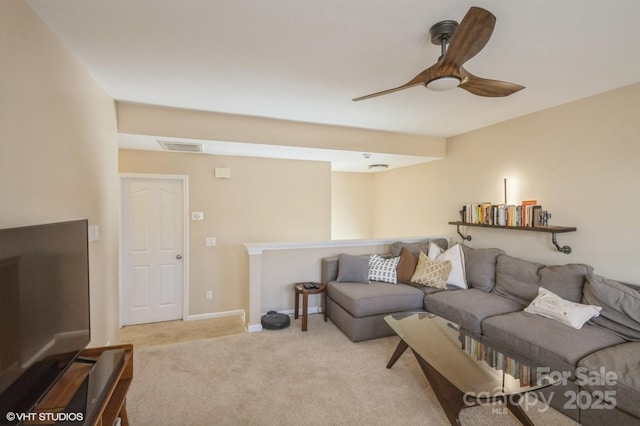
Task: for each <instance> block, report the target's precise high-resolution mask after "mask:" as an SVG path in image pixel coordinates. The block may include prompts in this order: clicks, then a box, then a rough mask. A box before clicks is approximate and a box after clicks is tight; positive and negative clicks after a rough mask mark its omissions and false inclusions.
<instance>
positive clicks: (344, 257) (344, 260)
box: [337, 254, 369, 283]
mask: <svg viewBox="0 0 640 426" xmlns="http://www.w3.org/2000/svg"><path fill="white" fill-rule="evenodd" d="M337 281H339V282H355V283H368V282H369V256H353V255H351V254H341V255H340V256H339V257H338V278H337Z"/></svg>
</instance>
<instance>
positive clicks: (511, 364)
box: [460, 333, 538, 386]
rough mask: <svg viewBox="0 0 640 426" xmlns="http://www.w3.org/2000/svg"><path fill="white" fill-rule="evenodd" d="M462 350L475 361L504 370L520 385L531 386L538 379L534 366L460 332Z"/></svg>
mask: <svg viewBox="0 0 640 426" xmlns="http://www.w3.org/2000/svg"><path fill="white" fill-rule="evenodd" d="M460 340H461V342H462V350H464V351H465V352H467V353H468V354H469V355H471V356H473V357H475V359H476V360H477V361H484V362H486V363H487V365H488V366H489V367H492V368H495V369H496V370H504V372H505V373H507V374H509V375H511V376H512V377H513V378H515V379H517V380H519V381H520V386H533V385H535V384H536V383H537V381H538V375H537V371H536V369H535V368H531V367H529V366H528V365H526V364H523V363H521V362H519V361H516V360H515V359H513V358H510V357H508V356H507V355H504V354H503V353H501V352H499V351H497V350H495V349H493V348H492V347H489V346H486V345H485V344H483V343H481V342H478V341H477V340H475V339H474V338H473V337H470V336H468V335H466V334H463V333H461V336H460Z"/></svg>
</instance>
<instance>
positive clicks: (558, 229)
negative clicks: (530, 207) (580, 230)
mask: <svg viewBox="0 0 640 426" xmlns="http://www.w3.org/2000/svg"><path fill="white" fill-rule="evenodd" d="M449 225H455V226H456V232H457V233H458V235H460V238H462V239H463V240H465V241H471V235H469V234H466V235H464V234H462V232H460V227H461V226H475V227H478V228H492V229H509V230H512V231H528V232H546V233H549V234H551V242H552V243H553V245H554V246H555V247H556V248H557V249H558V251H559V252H562V253H564V254H569V253H571V247H569V246H562V247H561V246H560V245H559V244H558V241H557V240H556V234H562V233H565V232H575V231H576V230H577V228H576V227H573V226H534V227H530V226H500V225H486V224H484V223H467V222H462V221H457V222H449Z"/></svg>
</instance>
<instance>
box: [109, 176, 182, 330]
mask: <svg viewBox="0 0 640 426" xmlns="http://www.w3.org/2000/svg"><path fill="white" fill-rule="evenodd" d="M187 188H188V180H187V177H186V176H173V175H171V176H167V175H122V176H121V227H120V229H121V232H120V239H121V248H120V257H121V259H120V265H121V287H120V296H121V297H120V302H121V303H120V322H121V325H122V326H125V325H133V324H145V323H152V322H159V321H170V320H175V319H183V318H184V317H185V316H186V315H187V311H188V309H187V306H188V304H187V303H188V300H187V294H188V292H187V289H188V255H187V248H188V239H187V238H186V236H187V235H188V229H187V227H188V221H187V220H186V218H187V205H188V204H187V195H186V194H188V191H187Z"/></svg>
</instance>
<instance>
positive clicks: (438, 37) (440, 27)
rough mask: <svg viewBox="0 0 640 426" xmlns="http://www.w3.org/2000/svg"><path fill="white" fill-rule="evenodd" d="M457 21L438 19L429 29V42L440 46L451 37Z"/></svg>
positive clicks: (456, 26)
mask: <svg viewBox="0 0 640 426" xmlns="http://www.w3.org/2000/svg"><path fill="white" fill-rule="evenodd" d="M456 28H458V23H457V22H456V21H451V20H448V21H440V22H438V23H436V24H434V25H433V26H432V27H431V28H430V29H429V33H431V43H433V44H435V45H438V46H441V45H442V44H443V42H448V41H449V40H451V37H453V33H455V32H456Z"/></svg>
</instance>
